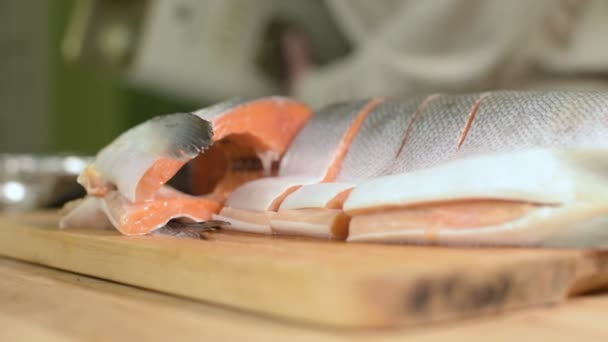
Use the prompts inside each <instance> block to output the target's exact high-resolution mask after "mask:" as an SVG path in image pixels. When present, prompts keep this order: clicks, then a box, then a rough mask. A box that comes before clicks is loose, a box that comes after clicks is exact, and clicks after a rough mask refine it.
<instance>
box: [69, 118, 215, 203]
mask: <svg viewBox="0 0 608 342" xmlns="http://www.w3.org/2000/svg"><path fill="white" fill-rule="evenodd" d="M212 141H213V131H212V129H211V125H210V123H209V122H208V121H205V120H203V119H201V118H199V117H197V116H195V115H193V114H190V113H176V114H169V115H163V116H159V117H155V118H152V119H150V120H148V121H145V122H143V123H141V124H139V125H137V126H135V127H133V128H131V129H129V130H127V131H126V132H124V133H123V134H121V135H120V136H119V137H118V138H116V139H115V140H114V141H112V142H111V143H110V144H109V145H108V146H106V147H104V148H103V149H102V150H101V151H100V152H99V153H98V154H97V156H96V157H95V160H94V161H93V163H92V164H91V165H89V166H88V167H87V168H86V170H85V171H84V172H83V173H81V174H80V176H79V177H78V182H79V183H80V184H81V185H82V186H84V187H85V189H87V193H89V194H92V195H97V196H103V195H105V194H106V193H108V192H109V191H111V190H113V189H114V188H116V189H118V191H119V192H120V193H121V194H122V195H124V196H125V197H126V198H127V199H128V200H130V201H131V202H136V201H140V200H147V199H148V198H137V187H138V185H139V182H140V181H141V179H142V177H144V175H145V173H146V171H148V170H149V169H150V168H151V167H152V166H153V165H154V164H155V163H157V162H158V161H159V160H162V159H165V160H173V161H176V162H178V164H179V163H182V164H183V163H186V162H187V161H189V160H190V159H192V158H194V157H196V156H197V155H198V154H199V153H200V152H202V151H204V150H205V148H207V147H208V146H210V145H211V143H212ZM175 171H176V172H177V170H175ZM171 176H173V174H170V175H167V180H168V179H169V178H171ZM161 186H162V184H159V185H158V188H160V187H161Z"/></svg>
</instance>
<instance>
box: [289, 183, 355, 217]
mask: <svg viewBox="0 0 608 342" xmlns="http://www.w3.org/2000/svg"><path fill="white" fill-rule="evenodd" d="M354 186H355V185H354V184H352V183H337V182H332V183H317V184H310V185H304V186H302V187H301V188H299V189H297V190H295V191H294V192H293V193H291V194H289V195H288V196H287V197H286V198H285V200H283V202H282V203H281V206H280V208H279V210H280V211H282V210H293V209H304V208H331V209H342V203H343V202H344V200H345V199H346V198H347V196H348V194H349V193H350V190H351V189H352V188H353V187H354Z"/></svg>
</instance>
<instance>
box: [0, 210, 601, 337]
mask: <svg viewBox="0 0 608 342" xmlns="http://www.w3.org/2000/svg"><path fill="white" fill-rule="evenodd" d="M57 221H58V217H57V216H56V215H54V214H51V213H38V214H29V215H18V216H6V215H5V216H2V217H0V254H1V255H5V256H9V257H13V258H16V259H21V260H25V261H29V262H34V263H38V264H42V265H47V266H51V267H56V268H60V269H64V270H69V271H73V272H78V273H82V274H87V275H91V276H95V277H99V278H103V279H109V280H113V281H116V282H120V283H125V284H130V285H135V286H139V287H143V288H148V289H153V290H158V291H162V292H166V293H170V294H175V295H180V296H185V297H189V298H194V299H198V300H203V301H207V302H212V303H217V304H221V305H225V306H229V307H234V308H238V309H243V310H247V311H253V312H257V313H263V314H269V315H272V316H276V317H280V318H285V319H290V320H296V321H301V322H306V323H317V324H323V325H330V326H341V327H390V326H397V325H415V324H422V323H432V322H438V321H444V320H448V319H455V318H464V317H472V316H479V315H483V314H493V313H497V312H501V311H505V310H510V309H516V308H524V307H531V306H538V305H542V304H551V303H559V302H561V301H563V300H565V299H566V298H568V297H569V296H572V295H575V294H579V293H582V292H586V291H590V290H595V289H600V288H602V287H604V288H605V287H606V286H607V285H608V251H603V252H602V251H584V250H557V249H554V250H540V249H539V250H535V249H504V248H503V249H499V248H493V249H480V248H469V249H466V248H438V247H415V246H402V245H373V244H354V243H344V242H332V241H318V240H310V239H297V238H287V237H272V236H257V235H248V234H236V233H229V232H212V233H207V234H206V237H207V240H194V239H176V238H169V237H166V238H164V237H125V236H121V235H119V234H118V233H116V232H114V231H101V230H93V229H85V228H82V229H68V230H60V229H58V228H57Z"/></svg>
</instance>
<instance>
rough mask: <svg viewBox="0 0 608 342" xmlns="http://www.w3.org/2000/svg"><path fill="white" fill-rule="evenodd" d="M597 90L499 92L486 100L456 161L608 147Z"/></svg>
mask: <svg viewBox="0 0 608 342" xmlns="http://www.w3.org/2000/svg"><path fill="white" fill-rule="evenodd" d="M606 95H607V94H606V93H601V92H572V91H551V92H541V91H534V92H520V91H501V92H496V93H491V94H489V95H488V96H487V97H485V98H484V99H483V100H482V101H481V104H480V106H479V110H478V112H477V115H476V116H475V120H474V121H473V123H472V125H471V128H470V130H469V133H468V135H467V137H466V140H465V141H464V143H463V145H462V146H461V148H460V149H459V151H458V153H457V155H455V156H454V157H455V158H460V157H464V156H470V155H475V154H481V153H490V152H507V151H515V150H521V149H526V148H533V147H543V148H571V147H607V146H608V97H607V96H606Z"/></svg>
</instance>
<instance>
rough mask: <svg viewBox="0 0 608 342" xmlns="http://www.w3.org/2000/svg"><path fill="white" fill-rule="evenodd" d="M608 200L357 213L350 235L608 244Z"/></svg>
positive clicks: (356, 238)
mask: <svg viewBox="0 0 608 342" xmlns="http://www.w3.org/2000/svg"><path fill="white" fill-rule="evenodd" d="M607 224H608V205H607V203H606V202H578V203H572V204H565V205H555V206H549V205H542V204H531V203H525V202H514V201H497V200H474V201H461V202H453V203H441V204H439V203H435V204H432V205H419V206H414V207H411V208H401V209H395V210H389V211H378V212H372V213H367V214H362V215H357V216H354V217H353V218H352V219H351V222H350V227H349V229H350V230H349V237H348V241H351V242H391V243H413V244H439V245H468V246H511V247H519V246H537V247H560V248H561V247H570V248H572V247H575V248H588V247H608V243H607V241H608V230H606V229H605V228H606V225H607Z"/></svg>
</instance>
